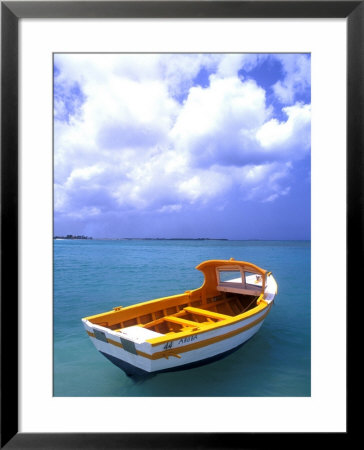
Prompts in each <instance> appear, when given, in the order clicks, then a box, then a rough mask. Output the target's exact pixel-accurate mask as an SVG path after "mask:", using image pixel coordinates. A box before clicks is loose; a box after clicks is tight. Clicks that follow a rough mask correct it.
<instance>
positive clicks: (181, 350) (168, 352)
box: [87, 304, 272, 360]
mask: <svg viewBox="0 0 364 450" xmlns="http://www.w3.org/2000/svg"><path fill="white" fill-rule="evenodd" d="M271 307H272V304H270V305H268V304H266V305H265V307H264V308H267V311H266V312H265V314H263V315H262V316H261V317H259V319H256V320H254V321H253V322H251V323H249V324H247V325H245V326H243V327H241V328H238V329H236V330H232V331H230V332H228V333H225V334H220V335H219V336H214V337H211V338H208V339H204V340H203V341H198V342H194V343H192V344H187V345H184V346H181V347H176V348H172V349H169V350H163V351H160V352H156V353H153V354H152V355H150V354H148V353H145V352H141V351H140V350H137V351H136V353H137V355H138V356H141V357H143V358H147V359H151V360H155V359H160V358H167V359H168V358H169V357H170V356H175V357H180V356H179V353H185V352H189V351H191V350H197V349H199V348H202V347H206V346H208V345H211V344H215V343H216V342H220V341H223V340H225V339H229V338H230V337H233V336H236V335H237V334H240V333H243V332H244V331H246V330H249V329H250V328H252V327H254V326H255V325H257V324H258V323H260V322H262V321H263V320H264V319H265V318H266V316H267V315H268V313H269V311H270V309H271ZM264 308H263V309H261V311H263V310H264ZM259 312H260V311H259ZM254 315H256V314H254ZM241 320H242V319H240V320H238V321H234V322H239V321H241ZM227 325H231V322H230V323H229V324H225V325H224V326H227ZM219 328H220V327H219ZM205 331H211V329H210V330H203V331H201V332H205ZM87 334H88V335H89V336H90V337H92V338H95V334H94V333H92V332H90V331H87ZM193 334H200V333H193ZM187 336H191V334H187ZM179 339H182V338H179ZM167 340H168V339H167ZM107 341H108V343H109V344H111V345H115V346H116V347H120V348H123V345H122V344H121V342H117V341H114V340H113V339H107ZM168 341H169V342H170V341H171V340H168Z"/></svg>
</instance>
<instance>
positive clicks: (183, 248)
mask: <svg viewBox="0 0 364 450" xmlns="http://www.w3.org/2000/svg"><path fill="white" fill-rule="evenodd" d="M229 258H235V259H236V260H242V261H249V262H253V263H254V264H257V265H258V266H260V267H262V268H264V269H267V270H269V271H271V272H272V273H273V275H274V276H275V278H276V280H277V282H278V295H277V297H276V302H275V305H274V306H273V309H272V311H271V312H270V314H269V315H268V317H267V318H266V320H265V321H264V324H263V326H262V327H261V329H260V330H259V332H258V333H257V334H256V335H255V336H254V337H253V338H252V339H250V340H249V341H248V342H247V343H246V344H245V345H244V346H243V347H241V348H240V349H238V350H237V351H235V352H234V353H232V354H231V355H229V356H227V357H225V358H223V359H221V360H219V361H217V362H214V363H211V364H208V365H205V366H201V367H198V368H195V369H188V370H182V371H179V372H170V373H161V374H157V375H153V376H150V377H148V378H145V379H139V380H133V379H132V378H129V377H127V376H126V375H125V374H124V372H123V371H121V370H120V369H118V368H117V367H116V366H114V365H113V364H112V363H111V362H109V361H108V360H107V359H106V358H105V357H103V356H102V355H101V354H100V353H99V352H98V351H97V350H96V348H95V347H94V345H93V344H92V343H91V341H90V338H89V337H88V336H87V334H86V332H85V330H84V328H83V325H82V323H81V318H82V317H85V316H88V315H92V314H97V313H100V312H104V311H108V310H110V309H112V308H113V307H114V306H119V305H124V306H126V305H130V304H133V303H136V302H141V301H146V300H151V299H153V298H158V297H164V296H168V295H173V294H179V293H181V292H184V291H185V290H187V289H195V288H197V287H199V286H200V285H201V284H202V281H203V276H202V274H201V273H200V272H199V271H198V270H196V269H195V266H196V265H197V264H199V263H200V262H202V261H204V260H207V259H229ZM310 259H311V249H310V242H309V241H218V240H171V241H168V240H63V241H62V240H59V241H58V240H56V241H54V302H53V305H54V317H53V324H54V358H53V360H54V395H55V396H61V397H63V396H73V397H77V396H87V397H93V396H97V397H104V396H111V397H119V396H128V397H130V396H140V397H147V396H160V397H167V396H174V397H176V396H187V397H189V396H199V397H202V396H208V397H212V396H234V397H239V396H248V397H253V396H262V397H268V396H279V397H282V396H292V397H297V396H310V390H311V384H310V378H311V375H310V352H311V350H310V346H311V344H310V342H311V339H310V322H311V320H310V317H311V316H310V291H311V289H310V283H311V279H310V273H311V270H310Z"/></svg>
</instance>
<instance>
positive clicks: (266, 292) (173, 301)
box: [82, 259, 277, 375]
mask: <svg viewBox="0 0 364 450" xmlns="http://www.w3.org/2000/svg"><path fill="white" fill-rule="evenodd" d="M196 268H197V269H198V270H200V271H202V272H203V274H204V276H205V280H204V283H203V285H202V286H201V287H200V288H198V289H195V290H191V291H186V292H185V293H183V294H180V295H173V296H170V297H165V298H159V299H156V300H151V301H147V302H144V303H138V304H135V305H132V306H126V307H122V306H118V307H115V308H113V310H112V311H108V312H105V313H101V314H97V315H94V316H89V317H85V318H83V319H82V322H83V324H84V326H85V328H86V331H87V334H88V335H89V336H90V338H91V340H92V342H93V343H94V345H95V347H96V348H97V350H99V351H100V352H101V353H102V354H103V355H104V356H106V358H108V359H109V360H110V361H111V362H113V363H114V364H116V365H117V366H118V367H120V368H121V369H123V370H124V371H125V372H126V373H127V374H128V375H135V374H147V373H155V372H161V371H170V370H177V369H185V368H189V367H193V366H196V365H200V364H205V363H208V362H210V361H212V360H214V359H217V358H219V357H221V356H223V355H225V354H226V353H229V352H231V351H233V350H234V349H236V348H237V347H239V346H240V345H242V344H243V343H245V342H246V341H247V340H248V339H250V338H251V337H252V336H253V335H254V334H255V333H256V332H257V331H258V330H259V328H260V327H261V326H262V324H263V321H264V319H265V318H266V317H267V315H268V313H269V311H270V310H271V308H272V305H273V300H274V297H275V295H276V293H277V283H276V281H275V279H274V277H273V275H272V274H271V273H270V272H267V271H266V270H264V269H261V268H259V267H257V266H256V265H254V264H251V263H247V262H243V261H235V260H234V259H230V260H210V261H205V262H202V263H201V264H199V265H198V266H197V267H196Z"/></svg>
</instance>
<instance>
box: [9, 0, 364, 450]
mask: <svg viewBox="0 0 364 450" xmlns="http://www.w3.org/2000/svg"><path fill="white" fill-rule="evenodd" d="M118 17H120V18H236V17H242V18H292V19H293V18H345V19H346V20H347V216H346V218H347V261H346V271H347V277H348V280H349V278H350V279H354V280H355V279H357V280H360V279H361V274H362V272H363V269H364V264H363V258H362V256H363V229H364V227H363V211H364V209H363V202H364V189H363V177H362V173H363V170H364V165H363V154H364V152H363V144H364V126H363V124H364V45H363V44H364V1H330V0H327V1H239V0H236V1H159V2H158V1H111V2H108V1H91V2H90V1H71V2H70V1H65V2H63V1H59V2H58V1H56V2H47V1H38V2H33V1H4V2H1V92H2V94H1V448H9V449H25V448H29V449H31V448H32V449H51V448H52V449H66V448H67V449H84V448H88V449H96V448H103V449H108V448H110V449H111V448H113V449H114V448H115V449H116V448H120V449H124V448H125V449H134V448H148V447H149V448H156V449H163V448H222V449H225V448H262V447H263V448H264V447H268V446H269V447H270V446H271V445H272V444H273V445H274V444H275V445H279V446H281V447H282V446H283V445H285V444H287V446H288V445H290V446H291V445H293V444H295V443H297V438H298V437H297V435H296V434H295V433H293V434H285V436H284V439H283V440H282V436H281V434H280V433H274V434H271V433H263V434H259V433H258V434H257V433H248V434H243V435H242V433H189V432H186V433H168V432H166V433H137V434H135V433H110V434H109V433H108V434H107V435H106V434H104V433H89V434H85V433H82V434H81V433H35V434H33V433H19V431H18V412H19V411H18V401H19V396H18V369H19V366H18V340H17V339H16V338H14V336H15V335H17V332H16V331H18V330H17V324H16V320H12V321H9V319H8V318H9V317H12V318H17V317H18V283H19V281H20V280H19V277H18V263H19V256H18V255H19V251H20V248H19V247H20V246H19V243H18V206H19V197H18V183H19V182H20V180H19V174H18V76H19V73H18V50H19V49H18V22H19V19H22V18H118ZM358 253H359V258H358ZM353 289H354V287H353V285H352V284H351V283H349V282H348V283H347V298H350V297H352V296H353V295H354V291H353ZM347 308H348V305H347ZM347 312H348V313H349V308H348V309H347ZM10 334H11V339H9V338H8V336H10ZM348 337H349V336H348ZM347 344H348V345H347V349H349V348H350V345H349V340H348V341H347ZM347 362H348V361H347ZM347 374H349V372H348V366H347ZM349 417H350V411H349V409H348V415H347V424H348V427H347V432H346V433H334V434H335V442H336V443H338V444H339V445H340V443H341V444H345V445H347V444H348V442H347V439H348V438H349V436H351V434H350V435H349V431H350V425H349ZM257 420H259V418H257ZM166 431H167V430H166ZM320 436H321V437H322V439H324V440H325V443H327V437H328V436H327V435H326V434H324V433H322V434H321V433H315V435H314V439H315V444H317V445H319V441H320V440H321V439H320ZM310 438H311V435H310V434H309V433H307V434H302V435H301V436H300V438H299V439H300V441H299V442H300V444H303V445H305V443H307V441H308V439H310ZM344 439H345V441H344Z"/></svg>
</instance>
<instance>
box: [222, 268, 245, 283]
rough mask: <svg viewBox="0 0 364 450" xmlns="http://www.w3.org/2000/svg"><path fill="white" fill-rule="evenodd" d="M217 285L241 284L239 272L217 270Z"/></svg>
mask: <svg viewBox="0 0 364 450" xmlns="http://www.w3.org/2000/svg"><path fill="white" fill-rule="evenodd" d="M218 273H219V283H226V282H229V283H240V284H241V283H242V282H243V281H242V278H241V272H240V270H219V271H218Z"/></svg>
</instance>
